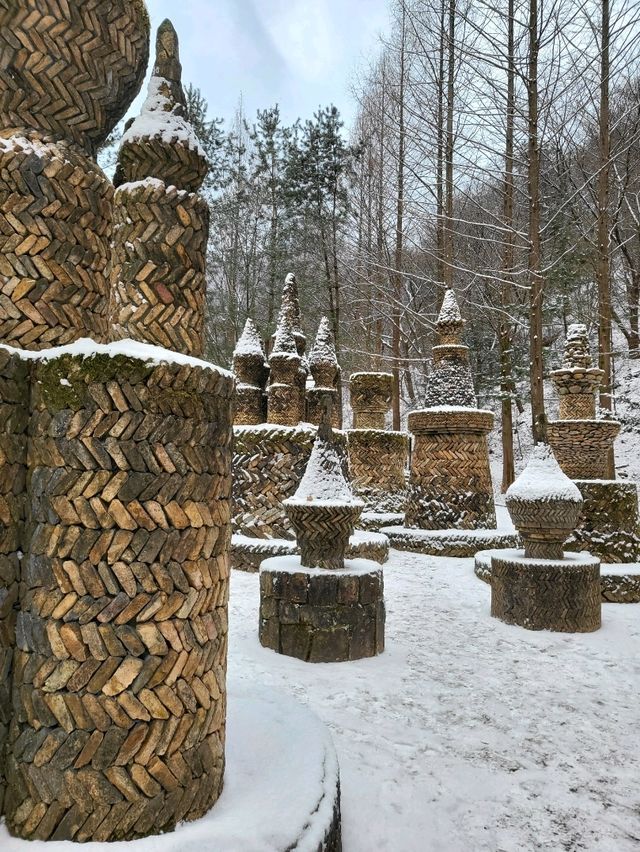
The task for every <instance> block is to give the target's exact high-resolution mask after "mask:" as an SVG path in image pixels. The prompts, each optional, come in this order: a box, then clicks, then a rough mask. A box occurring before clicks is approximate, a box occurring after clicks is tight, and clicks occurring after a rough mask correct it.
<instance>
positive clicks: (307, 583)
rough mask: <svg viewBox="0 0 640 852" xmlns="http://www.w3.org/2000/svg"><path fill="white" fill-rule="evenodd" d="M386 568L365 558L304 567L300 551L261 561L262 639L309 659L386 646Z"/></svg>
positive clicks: (352, 655) (339, 657) (342, 657)
mask: <svg viewBox="0 0 640 852" xmlns="http://www.w3.org/2000/svg"><path fill="white" fill-rule="evenodd" d="M384 622H385V607H384V581H383V576H382V569H381V568H380V566H379V565H377V564H376V563H374V562H370V561H369V560H366V559H354V560H347V561H346V562H345V567H344V569H343V570H341V571H327V570H325V569H322V568H303V567H302V565H301V563H300V557H298V556H279V557H275V558H274V559H267V560H265V561H264V562H263V563H262V565H261V566H260V619H259V635H260V643H261V644H262V645H263V646H264V647H265V648H271V649H272V650H273V651H277V652H278V653H279V654H285V655H287V656H288V657H297V658H298V659H300V660H305V661H306V662H310V663H339V662H345V661H346V660H360V659H362V658H364V657H374V656H376V655H377V654H381V653H382V651H384Z"/></svg>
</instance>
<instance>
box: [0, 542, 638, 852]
mask: <svg viewBox="0 0 640 852" xmlns="http://www.w3.org/2000/svg"><path fill="white" fill-rule="evenodd" d="M384 573H385V599H386V606H387V627H386V650H385V652H384V654H381V655H380V656H379V657H376V658H373V659H368V660H361V661H358V662H350V663H340V664H332V665H310V664H309V663H304V662H301V661H300V660H296V659H293V658H291V657H283V656H281V655H277V654H275V653H273V652H272V651H268V650H266V649H264V648H262V647H261V646H260V644H259V642H258V637H257V625H258V607H259V592H258V583H259V580H258V577H257V576H256V575H255V574H245V573H243V572H240V571H235V572H234V574H233V578H232V580H233V582H232V584H231V599H230V614H229V626H230V635H229V672H230V676H231V678H232V679H233V678H242V679H243V680H245V681H246V682H247V683H249V684H251V683H255V682H264V683H267V684H268V685H269V686H270V687H272V688H274V689H275V688H278V687H280V688H283V689H286V690H287V691H289V692H291V693H293V694H294V695H296V696H297V697H298V698H299V699H300V700H301V701H303V702H305V703H306V704H308V705H309V706H310V707H311V708H312V709H313V710H315V712H317V713H318V715H319V716H320V717H321V719H322V720H323V721H324V722H325V723H326V724H327V725H328V726H329V727H330V729H331V732H332V735H333V741H334V743H335V745H336V749H337V752H338V759H339V762H340V772H341V782H342V783H341V786H342V813H343V846H344V849H345V850H349V852H372V850H376V852H385V851H386V850H389V852H390V850H402V852H425V850H438V852H463V850H465V851H466V850H473V852H496V850H504V852H521V850H522V851H523V852H524V850H562V849H566V850H589V852H596V850H597V852H637V850H638V839H637V838H638V837H640V810H638V785H637V783H636V779H637V778H638V777H640V751H639V750H638V749H636V748H634V747H633V742H634V736H635V731H636V730H637V722H638V676H639V669H638V659H639V658H640V619H639V618H638V609H637V607H636V606H634V605H633V604H628V605H622V604H606V603H605V604H603V608H602V622H603V626H602V629H601V630H599V631H597V632H596V633H590V634H574V635H564V634H558V633H550V632H547V631H540V632H539V633H531V632H528V631H524V630H518V629H517V628H514V627H510V626H509V625H506V624H503V623H502V622H500V621H498V620H497V619H494V618H491V616H490V597H491V590H490V587H489V586H488V585H486V584H485V583H482V582H481V581H480V580H479V579H478V578H477V577H476V576H475V575H474V573H473V559H445V558H438V557H427V556H420V555H418V554H411V553H402V554H400V553H398V552H397V551H392V552H391V559H390V561H389V562H387V564H386V565H385V568H384ZM232 714H233V710H232V708H231V707H230V710H229V718H230V719H231V718H232ZM254 769H255V771H256V772H257V773H259V772H260V769H259V767H254ZM296 781H297V779H296V778H295V776H294V777H292V780H291V788H292V789H294V788H295V785H296ZM156 840H157V838H156ZM0 845H1V844H0ZM203 848H205V847H203ZM229 848H230V849H231V848H233V847H232V846H231V847H229ZM45 852H46V850H45ZM131 852H135V849H131ZM234 852H235V850H234Z"/></svg>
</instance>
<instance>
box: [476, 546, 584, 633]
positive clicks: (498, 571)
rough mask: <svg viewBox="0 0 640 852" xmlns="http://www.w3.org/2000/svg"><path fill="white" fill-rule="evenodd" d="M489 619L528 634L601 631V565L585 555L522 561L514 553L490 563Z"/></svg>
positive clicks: (493, 558) (508, 553)
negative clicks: (504, 623) (542, 631)
mask: <svg viewBox="0 0 640 852" xmlns="http://www.w3.org/2000/svg"><path fill="white" fill-rule="evenodd" d="M491 565H492V567H491V615H493V616H494V617H495V618H499V619H501V620H502V621H505V622H506V623H507V624H517V625H519V626H520V627H525V628H527V629H528V630H555V631H560V632H563V633H590V632H592V631H594V630H598V629H599V627H600V562H599V560H598V559H596V558H595V557H591V558H589V557H588V554H587V555H585V556H583V557H582V558H581V559H576V557H574V560H573V561H569V559H563V560H558V561H557V562H554V561H552V560H547V559H544V560H540V561H536V560H535V559H524V558H522V557H518V556H517V555H516V554H515V553H514V551H506V552H505V555H504V556H493V557H492V559H491Z"/></svg>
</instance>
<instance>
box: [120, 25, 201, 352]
mask: <svg viewBox="0 0 640 852" xmlns="http://www.w3.org/2000/svg"><path fill="white" fill-rule="evenodd" d="M181 76H182V69H181V66H180V59H179V50H178V37H177V35H176V32H175V30H174V29H173V26H172V25H171V23H170V22H169V21H165V22H164V23H163V24H162V25H161V27H160V29H159V30H158V38H157V44H156V63H155V66H154V69H153V75H152V78H151V82H150V84H149V90H150V94H149V98H148V99H147V101H145V104H144V105H143V108H142V116H141V120H142V122H143V124H142V130H141V132H140V135H137V134H133V131H132V134H133V135H132V136H129V135H127V134H125V136H124V138H123V142H122V146H121V148H120V153H119V158H118V169H117V172H116V175H117V179H116V182H117V183H118V184H120V183H123V184H124V185H123V186H120V188H119V189H118V191H117V192H116V196H115V209H114V222H115V228H114V242H113V269H112V273H111V299H110V305H109V315H110V316H109V320H110V323H109V324H110V334H111V338H112V339H114V340H122V339H126V338H131V339H132V340H140V341H142V342H144V343H153V344H156V345H157V346H162V347H164V348H166V349H171V350H172V351H174V352H184V353H185V354H187V355H194V356H196V357H200V356H201V355H202V352H203V346H204V340H203V328H204V301H205V289H206V282H205V268H206V252H207V241H208V237H209V207H208V205H207V202H206V201H205V200H204V199H203V198H202V197H201V196H199V195H197V190H198V189H199V188H200V186H201V184H202V182H203V180H204V178H205V176H206V174H207V170H208V163H207V158H206V156H205V154H204V151H202V150H201V149H200V147H199V145H198V143H197V140H196V139H195V137H194V138H193V139H190V138H189V136H186V138H185V139H184V140H183V139H180V138H172V137H171V136H170V131H169V130H167V127H166V126H165V125H162V124H161V125H160V126H159V127H157V126H156V125H155V124H154V123H153V121H151V123H149V122H150V119H153V117H154V116H157V115H158V114H160V115H161V116H164V115H170V116H172V120H173V121H174V122H178V121H181V122H182V124H180V125H179V126H180V129H184V131H185V133H188V131H189V130H190V129H191V128H190V126H189V125H188V124H187V123H186V121H185V119H184V103H185V98H184V94H183V91H182V82H181ZM158 101H160V102H161V104H162V107H163V109H160V107H159V103H158ZM163 110H164V111H163ZM145 121H146V124H145ZM133 127H134V128H135V127H136V124H135V123H134V125H133ZM145 128H146V129H145Z"/></svg>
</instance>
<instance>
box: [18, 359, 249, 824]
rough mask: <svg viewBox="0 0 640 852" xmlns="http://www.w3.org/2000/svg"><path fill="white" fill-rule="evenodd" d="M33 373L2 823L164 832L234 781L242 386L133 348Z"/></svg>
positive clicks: (51, 364) (42, 366)
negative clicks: (234, 423) (152, 359)
mask: <svg viewBox="0 0 640 852" xmlns="http://www.w3.org/2000/svg"><path fill="white" fill-rule="evenodd" d="M33 364H34V365H33V368H32V369H33V375H32V413H31V420H30V426H29V448H28V458H29V479H28V529H27V535H26V536H25V556H24V559H23V563H22V566H23V567H22V571H23V574H22V584H21V592H20V600H19V613H18V618H17V631H16V633H17V643H16V644H17V650H16V655H15V673H14V674H15V676H14V686H13V713H14V715H13V718H12V721H11V726H10V735H9V740H10V748H9V757H8V772H7V775H8V790H7V796H6V803H5V808H6V818H7V823H8V826H9V828H10V830H11V831H12V832H13V833H15V834H17V835H18V836H20V837H23V838H29V839H41V840H47V839H60V840H76V841H86V840H93V841H110V840H116V839H133V838H136V837H141V836H145V835H148V834H152V833H158V832H159V831H166V830H170V829H171V828H172V827H174V826H175V825H176V823H177V822H179V821H180V820H183V819H195V818H198V817H200V816H202V815H203V814H204V813H205V812H206V811H207V810H208V809H209V808H210V807H211V805H212V804H213V803H214V802H215V801H216V799H217V798H218V796H219V794H220V791H221V788H222V780H223V771H224V732H225V714H226V698H225V695H226V691H225V671H226V650H227V598H228V575H229V565H228V548H229V538H230V529H229V521H230V496H231V495H230V491H231V471H230V466H231V438H232V435H231V402H232V393H233V387H232V386H233V381H232V379H231V378H230V377H229V376H227V375H225V374H222V373H220V372H218V371H216V370H208V369H205V368H200V367H193V366H189V365H164V364H160V365H155V366H154V365H152V364H147V363H145V362H143V361H140V360H137V359H134V358H129V357H126V356H117V357H113V358H109V357H107V356H106V355H98V356H94V357H93V358H91V359H82V358H81V357H78V356H71V355H64V356H62V357H59V358H57V359H54V360H50V361H48V362H46V363H42V362H33Z"/></svg>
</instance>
